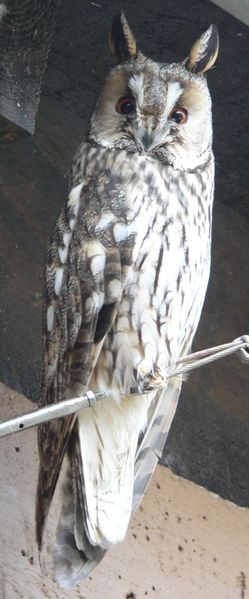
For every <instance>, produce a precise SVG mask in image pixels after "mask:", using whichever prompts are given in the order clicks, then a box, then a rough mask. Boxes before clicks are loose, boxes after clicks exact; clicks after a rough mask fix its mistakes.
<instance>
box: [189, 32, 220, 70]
mask: <svg viewBox="0 0 249 599" xmlns="http://www.w3.org/2000/svg"><path fill="white" fill-rule="evenodd" d="M218 50H219V33H218V29H217V27H216V26H215V25H210V27H209V28H208V29H207V30H206V31H204V33H203V34H202V35H201V37H200V38H199V39H198V40H197V41H196V42H195V44H194V45H193V46H192V48H191V50H190V53H189V57H188V58H187V62H186V64H185V67H186V69H187V70H188V71H191V72H192V73H196V74H197V75H200V74H201V73H205V71H208V69H210V68H211V67H212V66H213V64H214V63H215V61H216V58H217V55H218Z"/></svg>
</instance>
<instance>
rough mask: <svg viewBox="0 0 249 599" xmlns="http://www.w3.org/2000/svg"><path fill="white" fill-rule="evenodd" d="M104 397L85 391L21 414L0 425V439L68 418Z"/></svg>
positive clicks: (98, 393)
mask: <svg viewBox="0 0 249 599" xmlns="http://www.w3.org/2000/svg"><path fill="white" fill-rule="evenodd" d="M104 396H105V394H104V393H102V392H101V391H98V392H97V393H95V394H94V393H93V392H92V391H87V393H85V394H84V395H82V396H81V397H74V398H73V399H65V400H63V401H61V402H58V403H56V404H52V405H48V406H45V407H44V408H40V409H37V410H34V411H33V412H27V414H23V415H22V416H15V417H14V418H10V419H9V420H5V421H4V422H1V423H0V438H1V437H6V436H7V435H12V434H13V433H20V432H21V431H23V430H26V429H28V428H32V427H33V426H37V425H38V424H41V423H42V422H48V421H49V420H54V419H55V418H61V417H65V416H69V415H70V414H74V413H75V412H78V411H79V410H82V409H83V408H89V407H91V406H93V405H94V404H95V403H96V402H97V401H99V400H100V399H102V398H103V397H104Z"/></svg>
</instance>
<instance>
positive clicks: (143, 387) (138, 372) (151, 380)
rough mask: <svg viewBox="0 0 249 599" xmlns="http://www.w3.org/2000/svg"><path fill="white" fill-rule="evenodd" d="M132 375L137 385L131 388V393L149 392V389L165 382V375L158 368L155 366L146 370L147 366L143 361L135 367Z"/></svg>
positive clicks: (156, 387) (153, 388)
mask: <svg viewBox="0 0 249 599" xmlns="http://www.w3.org/2000/svg"><path fill="white" fill-rule="evenodd" d="M134 377H135V379H136V381H137V385H136V386H134V387H132V388H131V393H140V394H144V393H149V392H150V391H153V390H155V389H158V388H159V387H162V386H163V385H164V383H165V377H164V376H163V374H162V371H161V369H160V368H158V367H155V368H153V369H152V370H150V371H148V366H147V365H146V364H144V363H143V362H141V364H139V367H138V368H136V369H135V371H134Z"/></svg>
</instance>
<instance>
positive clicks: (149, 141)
mask: <svg viewBox="0 0 249 599" xmlns="http://www.w3.org/2000/svg"><path fill="white" fill-rule="evenodd" d="M141 144H142V147H143V150H145V152H147V150H149V149H150V147H151V146H152V145H153V134H152V133H151V132H149V131H145V133H144V134H143V136H142V139H141Z"/></svg>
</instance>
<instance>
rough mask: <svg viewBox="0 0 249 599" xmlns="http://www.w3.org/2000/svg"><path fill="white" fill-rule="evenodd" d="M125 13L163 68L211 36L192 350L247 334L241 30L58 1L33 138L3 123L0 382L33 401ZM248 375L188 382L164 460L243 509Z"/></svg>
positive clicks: (182, 4)
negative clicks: (202, 291)
mask: <svg viewBox="0 0 249 599" xmlns="http://www.w3.org/2000/svg"><path fill="white" fill-rule="evenodd" d="M121 8H122V9H123V10H124V12H125V13H126V16H127V17H128V20H129V22H130V25H131V27H132V28H133V30H134V33H135V34H136V37H137V39H138V41H139V45H140V47H141V50H142V51H143V52H144V53H145V54H147V55H149V56H151V57H152V58H154V59H156V60H159V61H165V62H171V61H175V60H181V59H183V58H185V57H186V56H187V54H188V51H189V49H190V46H191V44H192V43H193V42H194V41H195V39H196V38H197V37H198V36H199V34H200V33H201V32H202V31H203V29H205V28H207V27H208V26H209V24H210V23H215V24H216V25H217V26H218V28H219V31H220V38H221V40H220V42H221V43H220V54H219V59H218V61H217V65H216V67H215V68H214V69H212V71H211V72H210V73H209V74H208V80H209V85H210V90H211V93H212V98H213V113H214V151H215V157H216V194H215V208H214V230H213V250H212V274H211V279H210V285H209V290H208V294H207V299H206V303H205V308H204V312H203V316H202V320H201V324H200V327H199V331H198V334H197V336H196V339H195V344H194V349H201V348H204V347H208V346H210V345H216V344H219V343H223V342H226V341H230V340H232V339H234V338H236V337H238V336H240V335H242V334H245V333H249V301H248V297H249V259H248V257H249V236H248V225H249V203H248V191H247V190H248V166H249V164H248V64H247V63H248V58H247V57H248V47H249V45H248V44H249V32H248V28H247V27H246V26H245V25H243V24H242V23H240V22H239V21H237V20H236V19H234V18H233V17H231V16H230V15H228V14H227V13H225V12H224V11H222V10H221V9H219V8H217V7H216V6H215V5H214V4H212V3H210V2H208V1H205V0H193V1H192V0H177V1H176V0H167V1H166V0H165V1H162V0H154V1H153V2H147V1H146V2H141V1H140V2H139V1H138V0H135V1H134V0H127V1H125V2H113V1H107V0H97V2H86V1H83V0H74V2H68V1H67V2H66V1H62V2H61V3H60V4H59V8H58V9H57V14H56V27H55V35H54V38H53V42H52V49H51V52H50V55H49V59H48V66H47V70H46V72H45V75H44V78H43V85H42V94H41V102H40V107H39V111H38V115H37V122H36V132H35V134H34V136H30V135H29V134H28V133H26V132H25V131H24V130H22V129H18V127H16V126H14V125H12V124H10V123H9V122H8V121H6V120H4V119H3V118H1V120H0V152H1V161H0V169H1V170H0V182H1V198H0V201H1V215H0V218H1V220H0V239H1V241H0V250H1V255H0V257H1V260H0V276H1V285H0V327H1V332H2V334H1V340H0V379H1V380H2V381H4V382H5V383H6V384H8V385H9V386H10V387H12V388H15V389H17V390H18V391H21V392H22V393H24V394H26V395H27V396H28V397H30V398H32V399H34V400H36V399H37V396H38V392H39V375H40V357H41V343H40V337H41V316H40V315H41V291H42V270H43V260H44V253H45V248H46V245H47V240H48V236H49V234H50V231H51V228H52V226H53V224H54V222H55V219H56V217H57V214H58V212H59V210H60V208H61V206H62V204H63V203H64V200H65V197H66V193H67V173H68V169H69V167H70V163H71V160H72V157H73V155H74V152H75V150H76V148H77V145H78V144H79V142H80V141H81V139H82V137H83V134H84V130H85V127H86V124H87V122H88V119H89V115H90V113H91V110H92V107H93V105H94V102H95V99H96V97H97V94H98V91H99V88H100V85H101V83H102V81H103V78H104V77H105V74H106V72H107V71H108V68H109V67H110V66H111V65H112V64H113V61H112V58H111V55H110V53H109V50H108V43H107V38H108V30H109V27H110V24H111V21H112V19H113V17H114V16H115V14H117V13H118V12H119V11H120V9H121ZM248 389H249V370H248V366H246V365H241V363H240V361H239V359H238V357H236V356H235V357H231V358H229V359H226V360H225V361H222V362H220V363H217V364H215V365H212V366H209V367H207V368H205V369H202V370H200V371H196V372H195V373H193V374H192V375H191V377H190V378H189V380H188V382H187V383H185V385H184V390H183V393H182V396H181V400H180V403H179V407H178V411H177V415H176V418H175V420H174V424H173V426H172V429H171V432H170V435H169V437H168V441H167V444H166V447H165V450H164V457H163V462H164V463H165V464H166V465H169V466H170V467H171V468H172V469H173V470H174V472H176V473H178V474H181V475H183V476H185V477H186V478H190V479H191V480H194V481H196V482H198V483H200V484H202V485H204V486H206V487H208V488H209V489H211V490H212V491H214V492H217V493H219V494H221V495H222V496H224V497H227V498H229V499H231V500H233V501H236V502H237V503H239V504H242V505H247V506H249V393H248Z"/></svg>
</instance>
